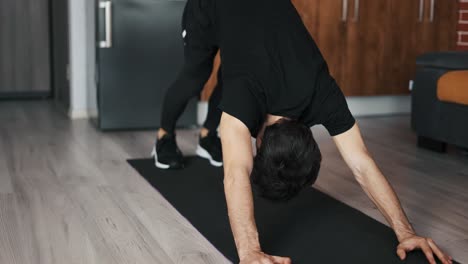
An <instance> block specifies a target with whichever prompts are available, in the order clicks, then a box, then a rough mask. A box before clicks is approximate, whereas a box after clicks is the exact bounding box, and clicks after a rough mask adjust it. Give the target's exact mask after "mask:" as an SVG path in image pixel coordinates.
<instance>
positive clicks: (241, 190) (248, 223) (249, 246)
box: [224, 171, 260, 259]
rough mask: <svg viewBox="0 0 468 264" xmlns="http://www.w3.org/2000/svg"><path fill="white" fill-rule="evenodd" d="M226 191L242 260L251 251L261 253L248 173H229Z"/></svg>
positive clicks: (226, 180)
mask: <svg viewBox="0 0 468 264" xmlns="http://www.w3.org/2000/svg"><path fill="white" fill-rule="evenodd" d="M236 174H237V175H236ZM224 191H225V194H226V201H227V206H228V214H229V221H230V223H231V229H232V233H233V235H234V240H235V242H236V246H237V251H238V254H239V258H241V259H242V258H243V256H244V255H246V254H248V253H249V252H251V251H260V243H259V239H258V232H257V227H256V225H255V216H254V205H253V198H252V189H251V185H250V180H249V175H248V172H242V171H236V172H231V173H227V174H226V175H225V180H224Z"/></svg>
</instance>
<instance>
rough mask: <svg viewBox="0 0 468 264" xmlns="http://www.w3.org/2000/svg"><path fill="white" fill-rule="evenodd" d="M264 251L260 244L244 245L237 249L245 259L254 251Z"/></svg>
mask: <svg viewBox="0 0 468 264" xmlns="http://www.w3.org/2000/svg"><path fill="white" fill-rule="evenodd" d="M260 251H262V250H261V248H260V244H257V245H251V246H244V247H239V249H238V250H237V253H238V255H239V259H241V260H242V259H243V258H245V257H246V256H248V255H249V254H250V253H252V252H260Z"/></svg>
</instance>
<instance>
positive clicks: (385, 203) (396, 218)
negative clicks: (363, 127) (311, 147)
mask: <svg viewBox="0 0 468 264" xmlns="http://www.w3.org/2000/svg"><path fill="white" fill-rule="evenodd" d="M333 140H334V141H335V144H336V145H337V147H338V150H339V151H340V153H341V155H342V157H343V159H344V160H345V162H346V164H348V166H349V167H350V168H351V170H352V172H353V174H354V176H355V178H356V180H357V181H358V182H359V184H360V185H361V187H362V188H363V190H364V191H365V192H366V194H367V195H368V196H369V198H370V199H371V200H372V201H373V202H374V204H375V205H376V206H377V207H378V209H379V210H380V212H381V213H382V214H383V216H384V217H385V219H386V220H387V222H388V223H389V224H390V226H391V227H392V228H393V230H394V231H395V234H396V236H397V238H398V241H399V242H400V245H399V246H398V249H397V254H398V256H399V257H400V258H401V259H404V258H406V253H407V252H409V251H412V250H414V249H421V250H422V251H423V252H424V254H425V255H426V257H427V259H428V260H429V262H430V263H431V264H432V263H433V264H435V263H436V262H435V260H434V256H433V255H434V254H435V255H436V256H437V257H438V258H439V259H440V260H441V261H442V263H444V264H449V263H452V262H451V257H449V256H447V255H446V254H444V253H443V252H442V251H441V250H440V249H439V248H438V247H437V245H436V244H435V243H434V241H432V239H430V238H423V237H419V236H417V235H416V233H415V232H414V229H413V227H412V226H411V224H410V223H409V221H408V218H407V217H406V215H405V212H404V211H403V209H402V207H401V204H400V201H399V200H398V197H397V195H396V193H395V191H394V190H393V188H392V186H391V185H390V184H389V182H388V181H387V179H386V178H385V176H384V175H383V174H382V172H381V171H380V169H379V168H378V167H377V165H376V163H375V162H374V160H373V159H372V157H371V156H370V154H369V152H368V151H367V148H366V146H365V144H364V141H363V139H362V136H361V132H360V131H359V127H358V126H357V124H356V125H354V127H353V128H351V129H350V130H349V131H347V132H345V133H343V134H340V135H338V136H335V137H333Z"/></svg>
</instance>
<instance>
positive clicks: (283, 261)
mask: <svg viewBox="0 0 468 264" xmlns="http://www.w3.org/2000/svg"><path fill="white" fill-rule="evenodd" d="M271 257H272V258H273V260H274V261H275V263H278V264H291V259H290V258H286V257H278V256H271Z"/></svg>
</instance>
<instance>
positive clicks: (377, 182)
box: [356, 161, 414, 241]
mask: <svg viewBox="0 0 468 264" xmlns="http://www.w3.org/2000/svg"><path fill="white" fill-rule="evenodd" d="M356 178H357V180H358V182H359V183H360V185H361V186H362V188H363V189H364V191H365V192H366V193H367V195H368V196H369V198H370V199H371V200H372V201H373V202H374V204H375V205H376V206H377V207H378V208H379V210H380V212H382V214H383V215H384V217H385V218H386V220H387V222H388V223H389V224H390V225H391V227H392V228H393V230H394V231H395V233H396V235H397V237H398V240H399V241H401V240H403V239H405V238H407V237H408V236H411V235H414V229H413V227H412V226H411V224H410V223H409V221H408V218H407V217H406V215H405V212H404V211H403V208H402V207H401V204H400V201H399V200H398V197H397V195H396V193H395V191H394V190H393V188H392V186H391V185H390V183H389V182H388V181H387V179H386V178H385V176H384V175H383V174H382V172H381V171H380V170H379V168H378V167H377V165H376V164H375V162H374V161H369V163H368V165H367V166H366V167H365V169H364V170H363V171H362V172H360V173H357V174H356Z"/></svg>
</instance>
